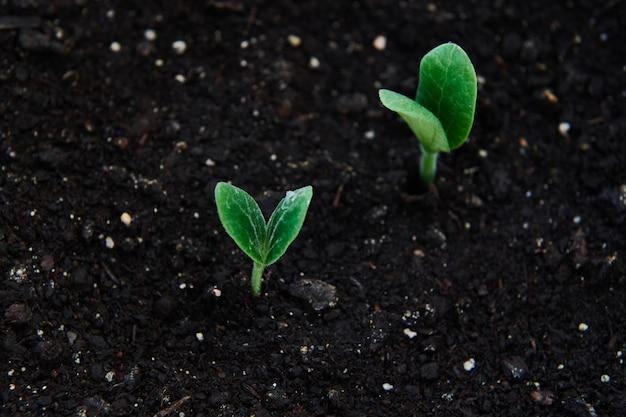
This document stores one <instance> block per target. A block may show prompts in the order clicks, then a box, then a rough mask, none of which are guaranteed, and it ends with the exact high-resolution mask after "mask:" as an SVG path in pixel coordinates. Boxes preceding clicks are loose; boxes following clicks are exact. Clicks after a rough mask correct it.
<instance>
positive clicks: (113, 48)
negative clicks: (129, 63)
mask: <svg viewBox="0 0 626 417" xmlns="http://www.w3.org/2000/svg"><path fill="white" fill-rule="evenodd" d="M110 48H111V51H112V52H115V53H117V52H119V51H121V50H122V45H120V43H119V42H111V46H110Z"/></svg>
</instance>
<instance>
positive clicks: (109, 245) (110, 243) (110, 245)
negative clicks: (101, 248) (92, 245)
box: [104, 236, 115, 249]
mask: <svg viewBox="0 0 626 417" xmlns="http://www.w3.org/2000/svg"><path fill="white" fill-rule="evenodd" d="M104 243H105V244H106V247H107V248H108V249H113V248H114V247H115V241H114V240H113V238H112V237H111V236H107V237H106V239H105V240H104Z"/></svg>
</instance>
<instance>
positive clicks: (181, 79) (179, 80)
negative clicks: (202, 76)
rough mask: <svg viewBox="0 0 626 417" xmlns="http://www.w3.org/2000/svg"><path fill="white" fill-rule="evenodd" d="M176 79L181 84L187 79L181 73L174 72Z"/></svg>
mask: <svg viewBox="0 0 626 417" xmlns="http://www.w3.org/2000/svg"><path fill="white" fill-rule="evenodd" d="M174 78H176V81H178V82H179V83H181V84H184V83H185V81H187V79H186V78H185V76H184V75H183V74H176V77H174Z"/></svg>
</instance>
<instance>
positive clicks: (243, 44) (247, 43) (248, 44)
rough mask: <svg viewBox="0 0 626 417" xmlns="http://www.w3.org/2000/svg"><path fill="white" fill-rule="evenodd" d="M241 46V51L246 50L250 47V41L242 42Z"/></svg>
mask: <svg viewBox="0 0 626 417" xmlns="http://www.w3.org/2000/svg"><path fill="white" fill-rule="evenodd" d="M239 46H240V47H241V49H246V48H247V47H248V46H250V42H248V41H241V43H240V44H239Z"/></svg>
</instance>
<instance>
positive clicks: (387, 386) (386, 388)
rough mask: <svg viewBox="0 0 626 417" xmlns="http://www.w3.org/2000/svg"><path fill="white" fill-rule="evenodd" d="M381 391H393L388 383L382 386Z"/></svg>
mask: <svg viewBox="0 0 626 417" xmlns="http://www.w3.org/2000/svg"><path fill="white" fill-rule="evenodd" d="M383 389H384V390H385V391H391V390H392V389H393V385H391V384H390V383H388V382H385V383H384V384H383Z"/></svg>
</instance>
